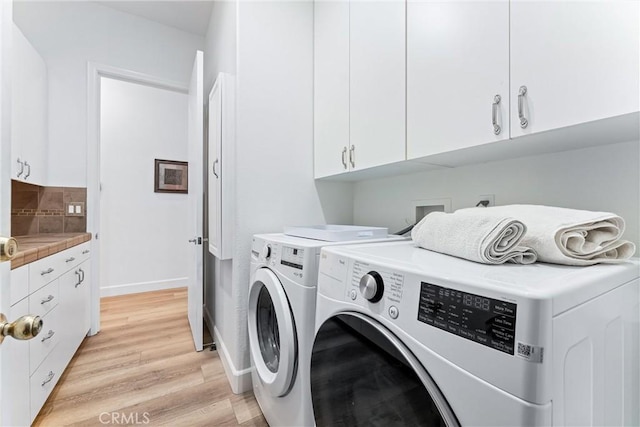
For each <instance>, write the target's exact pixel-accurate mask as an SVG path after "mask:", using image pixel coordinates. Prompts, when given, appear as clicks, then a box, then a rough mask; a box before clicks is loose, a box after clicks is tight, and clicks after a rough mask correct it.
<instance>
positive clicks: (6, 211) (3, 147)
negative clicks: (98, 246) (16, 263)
mask: <svg viewBox="0 0 640 427" xmlns="http://www.w3.org/2000/svg"><path fill="white" fill-rule="evenodd" d="M11 10H12V4H11V2H10V1H1V2H0V102H1V104H0V236H3V237H7V236H10V233H11V217H10V215H11V210H10V206H11V175H10V174H11V126H10V124H11V109H10V107H11V94H10V93H7V91H6V89H7V88H10V87H11V80H10V78H9V75H8V74H7V71H8V65H9V64H8V63H7V62H8V59H9V58H10V46H11V37H10V35H11V31H12V27H11V21H12V18H11ZM9 271H10V263H9V262H0V313H4V314H6V315H9V309H10V304H11V303H10V301H11V295H10V294H9V292H10V291H11V283H10V280H11V279H10V274H9ZM25 314H26V313H25ZM5 348H6V346H2V345H1V344H0V424H4V421H5V420H6V414H4V412H5V411H6V408H9V407H10V405H11V402H10V397H11V390H7V388H6V387H5V380H6V378H7V375H6V374H7V370H8V369H10V367H9V366H6V365H8V363H6V362H7V358H6V357H5V358H4V360H3V352H4V351H3V350H4V349H5ZM27 360H28V358H27V359H26V360H24V363H27Z"/></svg>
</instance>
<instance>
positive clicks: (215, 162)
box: [213, 159, 220, 178]
mask: <svg viewBox="0 0 640 427" xmlns="http://www.w3.org/2000/svg"><path fill="white" fill-rule="evenodd" d="M218 163H220V159H216V160H215V161H214V162H213V174H214V175H215V176H216V178H220V177H219V176H218V174H217V173H216V164H218Z"/></svg>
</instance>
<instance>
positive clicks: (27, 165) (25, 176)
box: [24, 160, 31, 179]
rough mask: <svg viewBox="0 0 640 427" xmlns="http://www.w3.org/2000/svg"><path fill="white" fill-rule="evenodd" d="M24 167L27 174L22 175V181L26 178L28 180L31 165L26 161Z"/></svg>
mask: <svg viewBox="0 0 640 427" xmlns="http://www.w3.org/2000/svg"><path fill="white" fill-rule="evenodd" d="M24 165H25V166H26V167H28V168H29V169H27V173H26V174H25V175H24V179H27V178H29V175H31V165H30V164H29V163H27V161H26V160H25V162H24Z"/></svg>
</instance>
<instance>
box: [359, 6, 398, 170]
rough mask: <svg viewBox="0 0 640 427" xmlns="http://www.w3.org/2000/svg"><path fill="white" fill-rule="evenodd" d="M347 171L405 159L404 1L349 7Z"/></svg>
mask: <svg viewBox="0 0 640 427" xmlns="http://www.w3.org/2000/svg"><path fill="white" fill-rule="evenodd" d="M349 8H350V11H349V25H350V30H349V39H350V47H349V48H350V52H349V57H350V71H349V86H350V108H349V111H350V144H351V148H352V150H353V153H352V156H351V161H352V162H353V163H352V165H351V166H352V169H364V168H369V167H372V166H378V165H382V164H387V163H393V162H397V161H400V160H404V159H405V157H406V156H405V147H406V144H405V143H406V140H405V119H406V116H405V99H406V97H405V90H406V88H405V45H406V43H405V28H406V25H405V3H404V2H401V1H393V0H391V1H367V2H362V1H353V2H351V3H350V5H349Z"/></svg>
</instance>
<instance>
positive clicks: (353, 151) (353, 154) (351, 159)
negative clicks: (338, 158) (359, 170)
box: [349, 145, 356, 168]
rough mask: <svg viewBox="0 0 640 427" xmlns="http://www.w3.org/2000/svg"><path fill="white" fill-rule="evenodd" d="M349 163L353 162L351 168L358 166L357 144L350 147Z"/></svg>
mask: <svg viewBox="0 0 640 427" xmlns="http://www.w3.org/2000/svg"><path fill="white" fill-rule="evenodd" d="M349 163H351V168H355V167H356V146H355V145H352V146H351V148H349Z"/></svg>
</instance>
